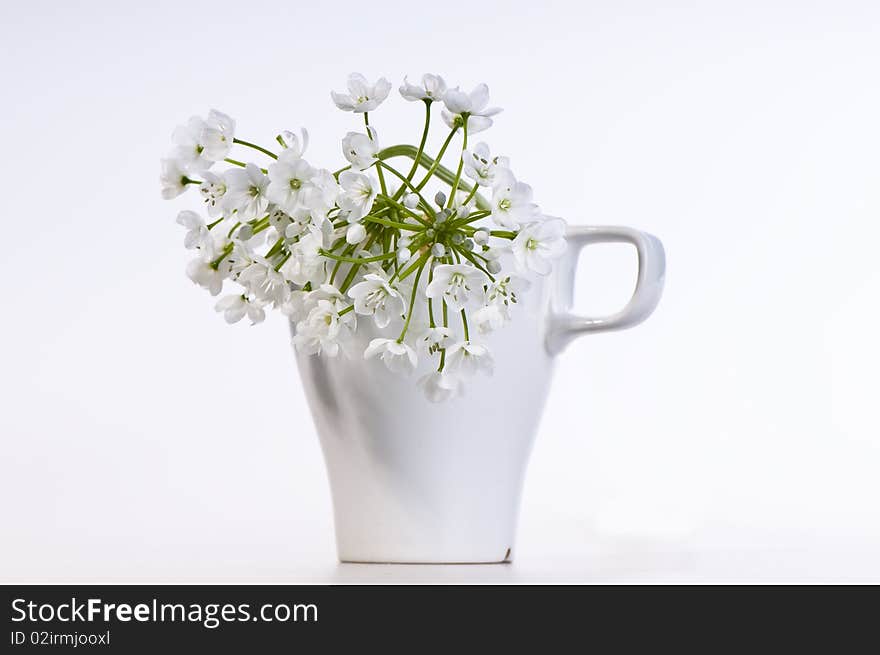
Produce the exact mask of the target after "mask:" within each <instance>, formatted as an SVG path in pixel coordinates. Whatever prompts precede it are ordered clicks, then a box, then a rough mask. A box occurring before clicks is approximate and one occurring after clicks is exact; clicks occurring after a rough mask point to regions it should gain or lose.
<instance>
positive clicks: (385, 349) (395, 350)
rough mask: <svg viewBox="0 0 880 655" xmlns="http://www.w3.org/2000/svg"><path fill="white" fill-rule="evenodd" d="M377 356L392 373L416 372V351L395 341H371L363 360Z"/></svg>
mask: <svg viewBox="0 0 880 655" xmlns="http://www.w3.org/2000/svg"><path fill="white" fill-rule="evenodd" d="M376 355H379V358H380V359H381V360H382V361H383V362H384V363H385V366H387V367H388V370H389V371H391V372H393V373H412V372H413V371H414V370H416V365H417V364H418V363H419V358H418V356H417V355H416V351H415V350H413V349H412V348H411V347H410V346H408V345H406V344H405V343H400V342H398V341H397V339H373V340H372V341H370V345H369V346H367V349H366V350H365V351H364V359H370V358H372V357H375V356H376Z"/></svg>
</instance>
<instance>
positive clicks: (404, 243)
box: [397, 237, 412, 248]
mask: <svg viewBox="0 0 880 655" xmlns="http://www.w3.org/2000/svg"><path fill="white" fill-rule="evenodd" d="M411 243H412V239H411V238H410V237H400V238H399V239H398V240H397V247H398V248H409V244H411Z"/></svg>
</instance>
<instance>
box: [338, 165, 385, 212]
mask: <svg viewBox="0 0 880 655" xmlns="http://www.w3.org/2000/svg"><path fill="white" fill-rule="evenodd" d="M339 184H340V186H341V187H342V195H340V196H339V200H338V203H339V206H340V207H341V208H342V209H344V210H345V211H347V212H349V218H348V220H349V222H352V223H354V222H355V221H359V220H361V219H362V218H363V217H364V216H366V215H367V214H369V213H370V208H371V207H372V206H373V201H374V200H375V199H376V195H377V194H378V188H379V187H378V182H376V178H374V177H373V175H372V174H367V173H356V172H354V171H343V172H342V173H340V174H339Z"/></svg>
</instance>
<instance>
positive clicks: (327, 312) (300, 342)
mask: <svg viewBox="0 0 880 655" xmlns="http://www.w3.org/2000/svg"><path fill="white" fill-rule="evenodd" d="M340 329H341V325H340V322H339V312H338V311H337V310H336V306H335V305H334V304H333V303H332V302H330V301H329V300H319V301H318V302H317V304H316V305H315V306H314V307H313V308H312V309H311V311H309V314H308V316H307V317H306V318H305V319H304V320H302V321H300V322H299V323H297V324H296V336H294V337H293V345H294V346H296V349H297V350H299V351H300V352H303V353H306V354H308V355H314V354H319V353H325V354H326V355H328V356H330V357H335V356H336V355H337V354H338V353H339V341H338V339H339V336H340V334H339V333H340Z"/></svg>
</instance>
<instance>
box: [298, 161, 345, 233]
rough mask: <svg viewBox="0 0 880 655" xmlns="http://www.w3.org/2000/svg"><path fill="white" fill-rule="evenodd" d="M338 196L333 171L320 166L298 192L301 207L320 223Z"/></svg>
mask: <svg viewBox="0 0 880 655" xmlns="http://www.w3.org/2000/svg"><path fill="white" fill-rule="evenodd" d="M338 197H339V184H337V183H336V178H335V177H333V173H331V172H330V171H328V170H327V169H326V168H320V169H318V171H317V172H316V173H315V174H314V175H313V176H312V179H311V180H309V183H308V184H307V185H306V187H305V188H304V189H303V192H302V194H300V200H301V201H302V203H303V207H305V208H306V209H308V210H309V213H310V215H311V217H312V219H313V220H314V221H315V223H316V224H318V225H320V224H321V223H322V222H323V221H324V219H325V218H327V212H329V211H330V210H331V209H332V208H333V207H334V206H335V205H336V199H337V198H338Z"/></svg>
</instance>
